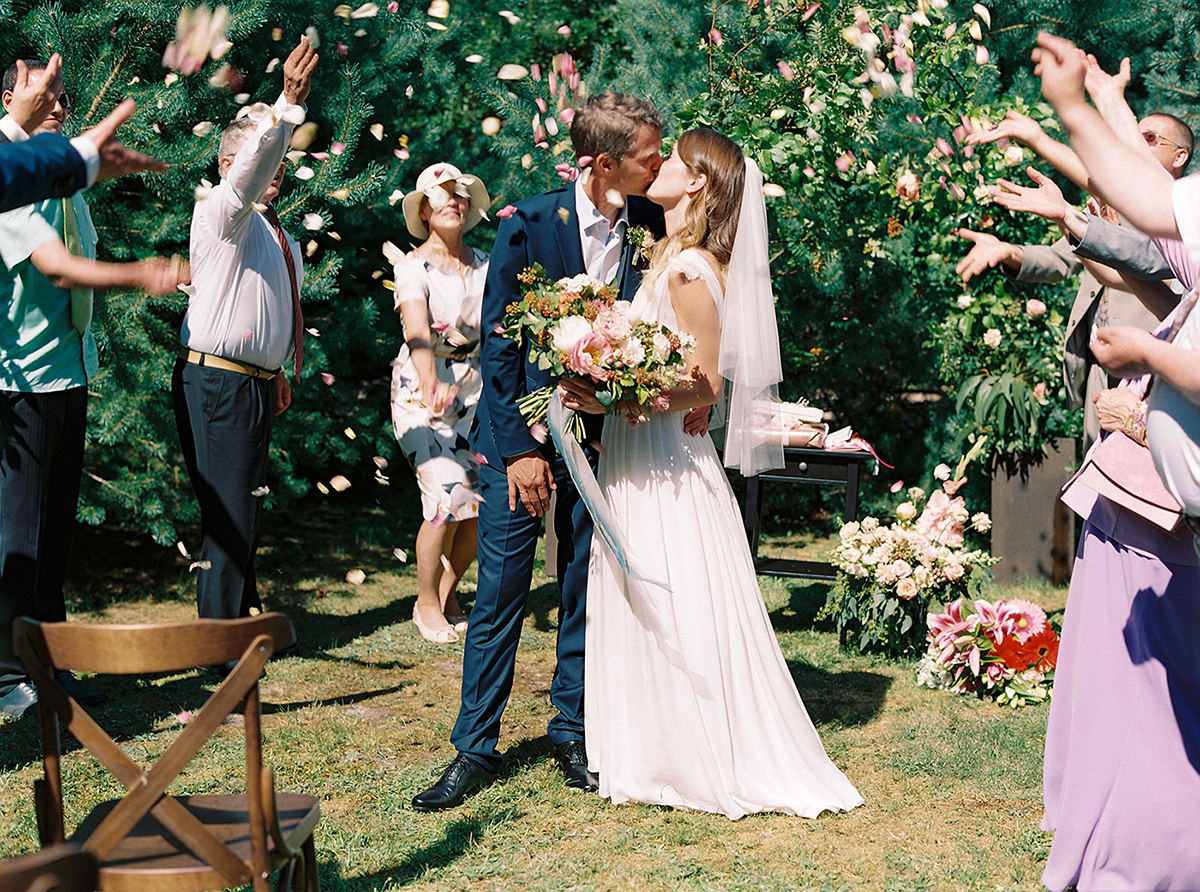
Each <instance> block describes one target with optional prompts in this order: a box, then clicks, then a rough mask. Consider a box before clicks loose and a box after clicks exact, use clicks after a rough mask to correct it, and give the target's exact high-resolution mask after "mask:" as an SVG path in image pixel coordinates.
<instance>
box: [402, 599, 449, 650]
mask: <svg viewBox="0 0 1200 892" xmlns="http://www.w3.org/2000/svg"><path fill="white" fill-rule="evenodd" d="M413 624H414V625H415V626H416V627H417V631H418V632H420V633H421V637H422V638H424V639H425V640H426V641H432V642H433V643H434V644H453V643H454V642H455V641H457V640H458V633H457V632H455V631H454V627H453V626H450V625H446V626H443V627H442V628H440V629H431V628H429V626H427V625H425V624H424V623H423V622H421V614H420V613H419V612H418V611H417V607H416V605H415V604H414V605H413Z"/></svg>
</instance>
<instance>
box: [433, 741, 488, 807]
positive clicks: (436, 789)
mask: <svg viewBox="0 0 1200 892" xmlns="http://www.w3.org/2000/svg"><path fill="white" fill-rule="evenodd" d="M495 779H496V773H495V772H494V771H488V770H487V769H486V768H484V767H483V766H482V765H480V764H479V763H478V762H474V761H472V760H471V759H468V758H467V757H466V756H464V755H463V754H462V753H459V754H458V755H457V756H455V757H454V761H453V762H451V763H450V765H449V766H448V767H447V768H446V770H445V771H443V772H442V776H441V778H440V779H439V780H438V782H437V783H436V784H434V785H433V786H432V787H430V788H429V789H428V790H425V791H424V792H422V793H418V794H417V795H416V796H414V797H413V801H412V806H413V808H414V809H416V810H417V811H442V810H443V809H447V808H454V807H455V806H456V805H460V804H461V803H462V801H463V800H464V799H466V798H467V796H468V795H469V794H470V793H473V792H475V790H478V789H480V788H482V787H486V786H487V785H488V784H490V783H491V782H492V781H494V780H495Z"/></svg>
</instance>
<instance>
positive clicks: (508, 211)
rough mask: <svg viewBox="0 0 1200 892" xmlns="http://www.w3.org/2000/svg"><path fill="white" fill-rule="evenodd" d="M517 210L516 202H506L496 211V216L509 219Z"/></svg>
mask: <svg viewBox="0 0 1200 892" xmlns="http://www.w3.org/2000/svg"><path fill="white" fill-rule="evenodd" d="M516 211H517V206H516V205H515V204H506V205H505V206H504V207H502V208H500V210H498V211H496V216H497V217H499V218H501V219H502V220H507V219H508V218H509V217H511V216H512V215H513V214H514V213H516Z"/></svg>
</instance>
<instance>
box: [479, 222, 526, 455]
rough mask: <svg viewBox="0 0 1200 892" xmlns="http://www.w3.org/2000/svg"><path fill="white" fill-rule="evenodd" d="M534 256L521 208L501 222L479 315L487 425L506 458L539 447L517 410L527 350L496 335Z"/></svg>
mask: <svg viewBox="0 0 1200 892" xmlns="http://www.w3.org/2000/svg"><path fill="white" fill-rule="evenodd" d="M529 254H530V246H529V221H528V219H527V217H526V213H525V211H523V210H521V209H519V208H518V209H517V210H516V211H514V213H513V215H512V216H511V217H509V218H508V219H507V220H501V221H500V228H499V231H498V232H497V233H496V243H495V245H494V246H493V248H492V255H491V261H490V263H489V265H488V274H487V284H486V285H485V286H484V289H483V310H482V313H481V316H480V327H481V329H482V338H483V341H482V346H481V348H480V360H479V361H480V371H481V373H482V375H483V399H484V400H486V401H487V412H486V419H487V422H486V423H488V424H490V425H491V433H492V436H493V438H494V439H495V442H496V448H497V451H498V452H499V454H500V456H501V457H502V458H507V457H509V456H512V455H520V454H521V453H523V452H529V451H530V450H533V449H536V448H538V446H539V443H538V442H537V440H535V439H534V438H533V435H532V434H531V433H530V432H529V425H528V423H527V422H526V421H525V418H524V416H523V415H521V410H520V409H518V408H517V400H518V399H519V398H520V397H523V396H525V394H526V393H527V389H526V381H525V350H524V349H523V345H521V344H519V343H518V342H516V341H514V340H512V339H511V338H506V337H505V336H504V335H502V334H498V333H497V332H496V326H498V325H499V324H500V321H501V320H502V319H503V318H504V308H505V307H506V306H508V304H510V303H512V302H513V301H516V300H520V298H521V285H520V283H519V282H518V281H517V275H518V274H519V273H520V272H521V271H522V270H524V269H525V268H526V267H528V266H530V256H529Z"/></svg>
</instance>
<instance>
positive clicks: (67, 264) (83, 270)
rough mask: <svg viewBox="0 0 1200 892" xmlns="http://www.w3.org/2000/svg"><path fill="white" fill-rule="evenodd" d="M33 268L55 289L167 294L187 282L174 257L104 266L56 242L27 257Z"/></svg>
mask: <svg viewBox="0 0 1200 892" xmlns="http://www.w3.org/2000/svg"><path fill="white" fill-rule="evenodd" d="M29 259H30V261H31V262H32V263H33V265H34V267H35V268H36V269H37V271H38V272H40V273H41V274H42V275H44V276H45V277H46V278H47V279H49V280H50V281H51V282H53V283H54V284H55V285H56V286H58V287H59V288H72V287H76V286H78V287H83V288H111V287H114V286H115V287H120V286H126V287H130V288H140V289H141V290H143V291H147V292H149V293H150V294H169V293H170V292H172V291H174V290H175V289H176V288H177V287H178V286H179V284H180V283H181V282H187V281H188V280H189V271H188V265H187V263H186V262H185V261H183V260H182V259H180V258H178V257H151V258H149V259H147V260H137V261H134V262H132V263H105V262H103V261H100V260H88V259H87V258H84V257H76V256H74V255H72V254H69V253H68V252H67V249H66V247H65V246H64V245H63V243H62V242H61V241H59V240H58V239H50V240H49V241H46V242H44V243H43V244H42V245H41V246H40V247H38V248H37V249H36V250H34V252H33V253H32V254H31V255H29Z"/></svg>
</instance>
